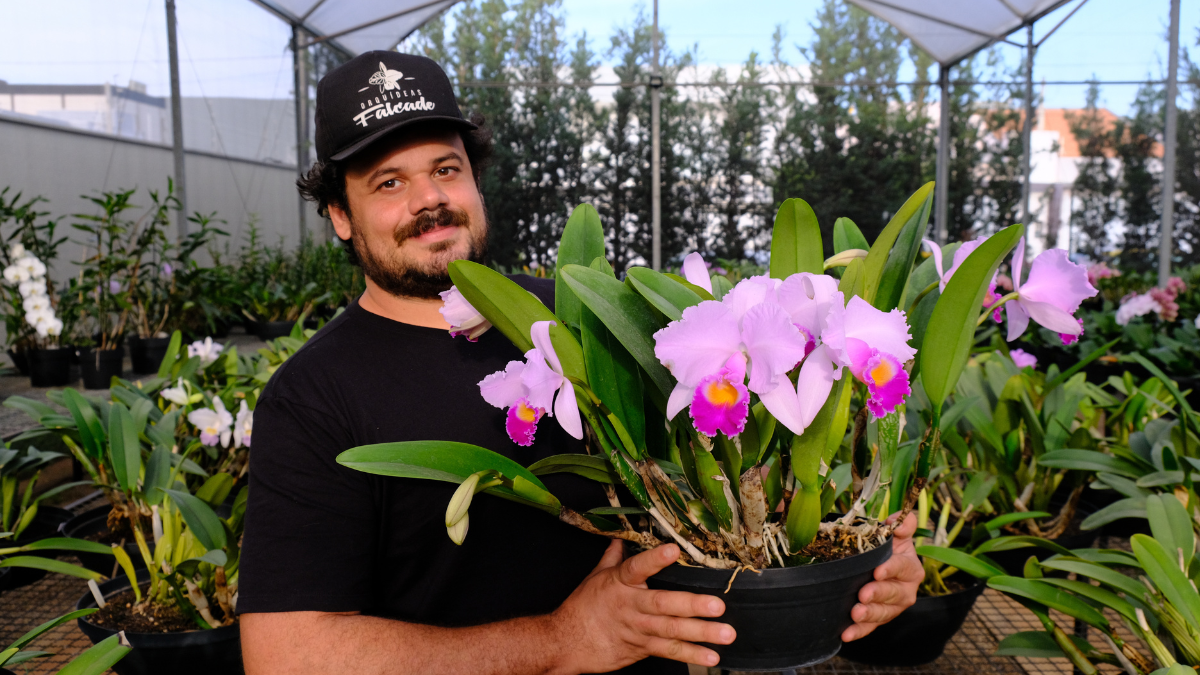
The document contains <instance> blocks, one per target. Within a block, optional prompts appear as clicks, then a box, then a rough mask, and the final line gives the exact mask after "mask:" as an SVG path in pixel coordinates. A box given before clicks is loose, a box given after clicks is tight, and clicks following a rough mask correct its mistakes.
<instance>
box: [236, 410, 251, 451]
mask: <svg viewBox="0 0 1200 675" xmlns="http://www.w3.org/2000/svg"><path fill="white" fill-rule="evenodd" d="M253 430H254V411H253V410H251V409H250V408H249V407H247V406H246V401H245V400H244V399H243V400H242V405H241V407H239V408H238V414H237V420H235V421H234V425H233V447H235V448H238V447H240V448H248V447H250V434H251V432H252V431H253Z"/></svg>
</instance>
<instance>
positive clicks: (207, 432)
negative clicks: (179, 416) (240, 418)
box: [187, 396, 233, 447]
mask: <svg viewBox="0 0 1200 675" xmlns="http://www.w3.org/2000/svg"><path fill="white" fill-rule="evenodd" d="M187 418H188V421H189V422H191V423H192V425H193V426H195V427H196V428H197V429H199V430H200V442H201V443H203V444H205V445H218V444H219V445H221V447H227V446H228V445H229V438H230V437H231V436H232V435H233V415H231V414H229V411H228V410H226V409H225V403H224V402H222V401H221V397H219V396H214V397H213V407H212V408H200V409H198V410H193V411H192V412H190V413H188V417H187Z"/></svg>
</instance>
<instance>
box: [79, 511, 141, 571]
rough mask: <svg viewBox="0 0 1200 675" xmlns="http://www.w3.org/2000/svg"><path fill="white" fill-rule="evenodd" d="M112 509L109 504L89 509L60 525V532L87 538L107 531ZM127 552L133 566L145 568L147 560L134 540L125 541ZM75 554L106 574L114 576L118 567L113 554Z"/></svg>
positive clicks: (91, 568)
mask: <svg viewBox="0 0 1200 675" xmlns="http://www.w3.org/2000/svg"><path fill="white" fill-rule="evenodd" d="M110 511H112V507H110V506H108V505H107V504H106V505H104V506H98V507H96V508H94V509H89V510H87V511H84V512H83V513H81V514H79V515H77V516H75V517H73V518H71V519H70V520H68V521H66V522H64V523H63V524H62V525H61V526H60V527H59V532H61V533H62V534H63V536H64V537H75V538H76V539H86V538H87V537H89V536H91V535H97V534H101V533H107V532H108V531H109V530H108V514H109V512H110ZM124 548H125V552H126V553H127V554H129V559H130V560H131V561H133V566H134V567H135V568H137V569H145V568H146V562H145V560H144V559H143V558H142V553H141V551H139V550H138V547H137V543H136V542H133V541H127V542H125V546H124ZM75 556H76V557H77V558H79V563H80V564H81V565H83V566H84V567H86V568H87V569H89V570H92V571H93V572H99V573H101V574H103V575H104V576H112V575H113V570H114V569H120V568H119V567H117V566H116V565H117V561H116V559H115V558H113V557H112V556H111V555H105V554H103V553H85V552H82V551H80V552H78V553H75Z"/></svg>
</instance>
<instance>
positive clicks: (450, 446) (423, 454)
mask: <svg viewBox="0 0 1200 675" xmlns="http://www.w3.org/2000/svg"><path fill="white" fill-rule="evenodd" d="M337 462H338V464H341V465H342V466H346V467H349V468H351V469H355V470H357V471H363V472H365V473H372V474H376V475H379V476H396V477H399V478H422V479H425V480H440V481H446V482H449V483H455V484H459V483H462V482H463V481H464V480H466V479H467V476H470V475H471V474H473V473H475V472H477V471H486V470H488V469H491V470H493V471H496V472H498V473H500V474H501V475H503V476H507V477H509V478H515V477H517V476H522V477H524V478H525V479H526V480H528V481H529V482H531V483H533V484H534V485H537V486H538V487H540V488H542V489H545V487H546V486H545V485H543V484H542V482H541V481H540V480H538V477H537V476H535V475H533V473H532V472H530V471H529V470H528V469H526V468H525V467H523V466H521V465H520V464H517V463H516V462H514V461H512V460H511V459H509V458H507V457H505V456H504V455H501V454H500V453H498V452H492V451H491V450H488V449H486V448H481V447H479V446H477V445H470V444H468V443H455V442H453V441H401V442H397V443H376V444H374V445H360V446H359V447H357V448H351V449H349V450H347V451H345V452H343V453H342V454H340V455H338V456H337Z"/></svg>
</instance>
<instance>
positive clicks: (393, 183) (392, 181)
mask: <svg viewBox="0 0 1200 675" xmlns="http://www.w3.org/2000/svg"><path fill="white" fill-rule="evenodd" d="M396 185H397V183H396V179H395V178H392V179H390V180H385V181H383V182H382V183H380V185H379V187H381V188H386V189H388V190H390V189H392V188H394V187H396Z"/></svg>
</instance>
